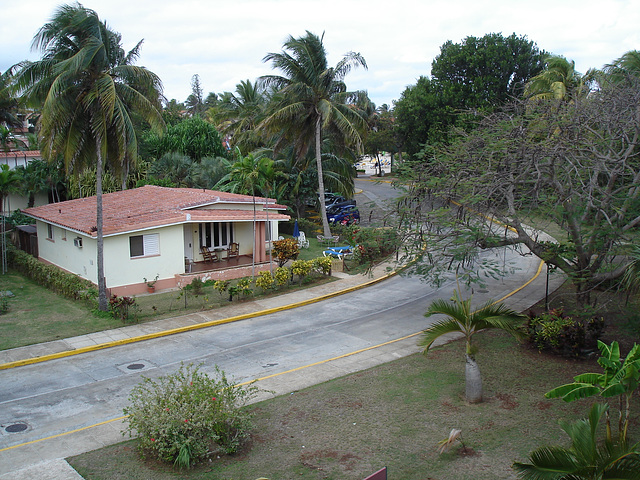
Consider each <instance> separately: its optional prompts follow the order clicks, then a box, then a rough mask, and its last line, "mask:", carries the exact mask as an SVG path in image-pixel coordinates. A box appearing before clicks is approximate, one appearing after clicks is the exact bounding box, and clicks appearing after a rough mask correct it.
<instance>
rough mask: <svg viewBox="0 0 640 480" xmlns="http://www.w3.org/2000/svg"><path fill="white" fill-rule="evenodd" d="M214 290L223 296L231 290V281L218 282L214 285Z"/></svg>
mask: <svg viewBox="0 0 640 480" xmlns="http://www.w3.org/2000/svg"><path fill="white" fill-rule="evenodd" d="M213 289H214V290H215V291H217V292H219V293H220V295H222V294H223V293H224V292H226V291H227V290H228V289H229V280H216V282H215V283H214V284H213Z"/></svg>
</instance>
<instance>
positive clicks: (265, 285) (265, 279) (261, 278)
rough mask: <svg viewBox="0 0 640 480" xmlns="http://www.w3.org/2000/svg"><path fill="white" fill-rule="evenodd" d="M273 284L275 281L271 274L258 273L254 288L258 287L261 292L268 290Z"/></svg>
mask: <svg viewBox="0 0 640 480" xmlns="http://www.w3.org/2000/svg"><path fill="white" fill-rule="evenodd" d="M274 282H275V280H274V278H273V275H271V272H260V273H258V278H256V287H259V288H261V289H262V290H269V289H270V288H271V287H273V283H274Z"/></svg>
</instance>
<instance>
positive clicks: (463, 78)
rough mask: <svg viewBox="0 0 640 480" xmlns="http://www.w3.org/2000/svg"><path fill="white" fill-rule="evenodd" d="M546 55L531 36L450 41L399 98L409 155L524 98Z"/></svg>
mask: <svg viewBox="0 0 640 480" xmlns="http://www.w3.org/2000/svg"><path fill="white" fill-rule="evenodd" d="M545 55H546V54H545V53H544V52H542V51H540V50H539V49H538V47H537V45H536V44H535V42H532V41H530V40H528V39H527V37H526V36H517V35H516V34H515V33H514V34H512V35H510V36H508V37H504V36H502V35H501V34H499V33H490V34H487V35H485V36H483V37H479V38H478V37H473V36H469V37H466V38H465V39H464V40H463V41H462V42H460V43H453V42H452V41H450V40H449V41H447V42H445V43H444V44H443V45H442V46H441V47H440V54H439V55H438V56H437V57H436V58H435V59H434V60H433V62H432V64H431V77H426V76H423V77H420V78H419V79H418V82H417V83H416V85H414V86H411V87H408V88H407V89H406V90H405V91H404V92H403V93H402V96H401V97H400V99H399V100H398V101H397V102H396V105H395V108H394V111H395V113H396V124H397V129H398V132H399V134H400V136H401V138H402V139H403V140H404V144H405V145H404V146H405V148H406V151H407V153H408V154H409V155H410V156H412V157H414V158H415V157H416V156H417V154H418V153H419V152H420V151H421V149H422V146H423V145H425V144H426V145H435V144H439V143H448V142H449V141H450V140H451V138H452V137H451V132H450V130H451V128H452V127H464V128H465V129H467V130H468V129H469V128H471V127H472V126H473V124H474V122H475V119H476V113H478V112H481V113H486V112H491V111H493V110H494V109H495V108H498V107H500V106H501V105H503V104H505V103H507V102H509V101H510V100H511V99H512V98H515V97H517V96H519V95H520V94H521V93H522V91H523V89H524V86H525V84H526V82H527V81H528V80H529V79H530V78H531V77H533V76H535V75H537V74H538V73H539V72H540V71H541V70H542V67H543V60H544V57H545Z"/></svg>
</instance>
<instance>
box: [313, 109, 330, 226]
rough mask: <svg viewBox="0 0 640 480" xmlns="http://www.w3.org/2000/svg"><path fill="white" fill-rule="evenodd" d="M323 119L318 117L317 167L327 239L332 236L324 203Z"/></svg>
mask: <svg viewBox="0 0 640 480" xmlns="http://www.w3.org/2000/svg"><path fill="white" fill-rule="evenodd" d="M321 121H322V117H321V116H318V119H317V120H316V165H317V167H318V199H319V200H320V218H322V230H323V232H324V236H325V237H330V236H331V229H330V228H329V220H328V219H327V206H326V204H325V202H324V178H323V173H322V151H321V136H322V128H321V127H322V126H321V124H320V122H321Z"/></svg>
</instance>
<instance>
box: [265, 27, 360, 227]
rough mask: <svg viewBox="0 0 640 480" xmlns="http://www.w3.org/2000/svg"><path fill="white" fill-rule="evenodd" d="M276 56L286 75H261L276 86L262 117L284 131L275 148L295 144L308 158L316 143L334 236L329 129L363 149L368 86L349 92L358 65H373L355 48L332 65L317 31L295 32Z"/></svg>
mask: <svg viewBox="0 0 640 480" xmlns="http://www.w3.org/2000/svg"><path fill="white" fill-rule="evenodd" d="M263 60H264V61H265V62H267V61H270V62H272V65H273V68H275V69H279V70H281V71H282V72H283V74H284V76H278V75H267V76H263V77H261V78H260V81H261V82H262V83H263V85H265V86H266V87H267V88H270V89H273V91H274V92H275V93H274V96H273V100H272V103H271V107H272V108H271V110H270V113H269V114H268V116H267V118H266V119H265V120H264V121H263V122H262V123H261V127H262V128H264V129H265V130H267V131H269V132H272V133H274V134H275V133H276V132H277V134H278V137H277V140H276V144H275V147H274V148H275V150H276V151H278V150H280V149H281V148H282V147H283V146H286V145H293V146H294V148H295V153H296V157H297V158H303V157H304V156H305V154H306V152H307V151H308V150H309V149H310V148H311V147H312V146H313V147H314V148H315V159H316V168H317V170H318V196H319V199H320V216H321V218H322V225H323V230H324V235H325V236H327V237H328V236H330V235H331V231H330V229H329V222H328V220H327V211H326V205H325V201H324V191H325V188H324V175H323V165H322V142H323V139H324V138H325V136H327V135H329V136H332V137H333V138H334V140H336V142H337V143H339V144H344V145H347V146H353V147H354V148H355V150H356V151H357V152H358V153H359V154H360V153H362V149H363V143H364V135H365V133H366V130H367V122H366V119H365V118H364V117H363V115H361V113H360V111H359V109H358V108H357V107H356V105H358V104H361V100H360V99H361V98H362V97H363V96H366V94H364V93H363V92H348V91H347V87H346V84H345V83H344V78H345V76H346V75H347V74H348V73H349V72H350V71H351V69H352V68H354V67H358V66H362V67H364V68H367V64H366V62H365V60H364V58H363V57H362V56H361V55H360V54H359V53H355V52H350V53H348V54H346V55H345V56H344V57H343V58H342V60H340V61H339V62H338V64H337V65H336V66H335V67H329V66H328V63H327V54H326V50H325V48H324V44H323V37H318V36H317V35H314V34H313V33H311V32H308V31H307V33H306V35H304V36H302V37H300V38H294V37H292V36H290V37H289V38H288V39H287V41H286V42H285V43H284V50H283V51H282V52H281V53H269V54H267V55H266V56H265V57H264V59H263Z"/></svg>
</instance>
